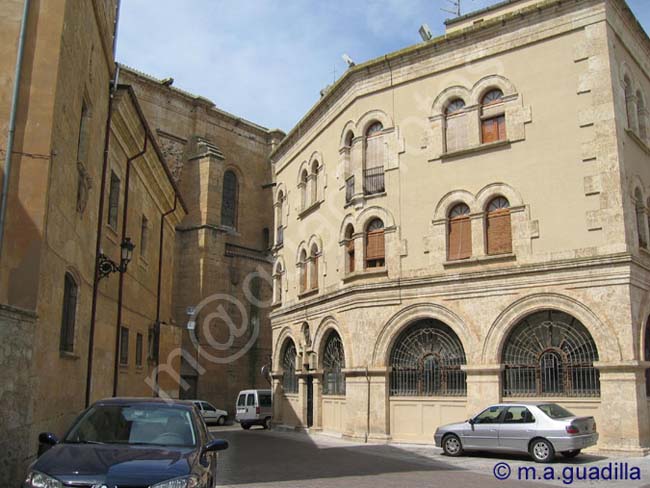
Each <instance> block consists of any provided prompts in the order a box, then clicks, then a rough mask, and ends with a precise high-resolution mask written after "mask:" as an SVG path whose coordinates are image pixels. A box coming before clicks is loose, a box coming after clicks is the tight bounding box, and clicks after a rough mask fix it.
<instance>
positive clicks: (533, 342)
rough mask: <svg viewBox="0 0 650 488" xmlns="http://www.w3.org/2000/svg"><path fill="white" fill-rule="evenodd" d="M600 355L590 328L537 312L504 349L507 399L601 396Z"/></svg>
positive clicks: (560, 315) (556, 314) (558, 314)
mask: <svg viewBox="0 0 650 488" xmlns="http://www.w3.org/2000/svg"><path fill="white" fill-rule="evenodd" d="M595 361H598V350H597V349H596V344H595V342H594V340H593V339H592V337H591V335H590V334H589V331H588V330H587V328H586V327H585V326H584V325H582V323H580V322H579V321H578V320H576V319H575V318H573V317H571V316H570V315H568V314H566V313H564V312H560V311H555V310H543V311H540V312H535V313H533V314H531V315H529V316H528V317H526V318H524V319H523V320H522V321H520V322H519V323H518V324H517V325H516V326H515V327H514V328H513V329H512V332H511V333H510V334H509V336H508V338H507V340H506V343H505V346H504V348H503V358H502V362H503V364H504V365H505V371H504V380H503V395H504V396H509V397H512V396H560V397H576V396H579V397H586V396H598V395H600V379H599V375H598V370H597V369H596V368H594V362H595Z"/></svg>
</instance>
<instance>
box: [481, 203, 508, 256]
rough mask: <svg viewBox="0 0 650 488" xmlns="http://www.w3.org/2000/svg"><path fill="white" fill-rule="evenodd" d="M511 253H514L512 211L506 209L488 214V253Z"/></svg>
mask: <svg viewBox="0 0 650 488" xmlns="http://www.w3.org/2000/svg"><path fill="white" fill-rule="evenodd" d="M510 252H512V229H511V224H510V211H509V210H507V209H504V210H497V211H494V212H490V213H488V217H487V253H488V254H503V253H510Z"/></svg>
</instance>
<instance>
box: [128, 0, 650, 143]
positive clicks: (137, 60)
mask: <svg viewBox="0 0 650 488" xmlns="http://www.w3.org/2000/svg"><path fill="white" fill-rule="evenodd" d="M494 3H497V0H463V5H466V7H464V9H465V11H469V10H476V9H479V8H482V7H486V6H488V5H492V4H494ZM179 4H183V5H184V6H183V7H182V8H180V7H179V6H178V5H179ZM628 4H629V5H630V7H631V8H632V10H633V11H634V12H635V13H636V15H637V17H638V18H639V20H640V22H641V24H642V25H643V27H644V28H645V29H646V31H650V1H648V0H628ZM446 6H448V2H447V1H446V0H356V1H350V0H320V1H317V0H282V1H280V0H239V1H237V0H184V1H183V2H179V1H178V0H123V1H122V10H121V13H120V27H119V35H118V36H119V37H118V53H117V58H118V61H120V62H122V63H124V64H127V65H129V66H132V67H134V68H137V69H139V70H141V71H144V72H145V73H148V74H151V75H153V76H156V77H158V78H165V77H168V76H171V77H173V78H174V80H175V81H174V86H177V87H179V88H183V89H185V90H187V91H190V92H193V93H196V94H199V95H202V96H204V97H207V98H209V99H210V100H212V101H213V102H214V103H215V104H216V105H217V106H218V107H219V108H221V109H223V110H227V111H229V112H232V113H234V114H236V115H238V116H240V117H243V118H246V119H249V120H252V121H253V122H256V123H258V124H261V125H263V126H266V127H269V128H276V127H277V128H280V129H282V130H284V131H288V130H289V129H291V128H292V127H293V126H294V125H295V123H296V122H298V120H300V118H301V117H302V116H303V115H304V114H305V113H306V112H307V111H308V110H309V108H310V107H311V106H312V105H313V104H314V103H315V102H316V101H318V99H319V97H320V95H319V92H320V90H321V89H322V88H324V87H325V86H326V85H327V84H330V83H332V82H333V80H334V77H335V76H336V77H337V78H338V77H339V76H341V74H342V73H343V72H344V71H345V69H346V64H345V62H344V61H343V60H342V59H341V55H342V54H343V53H347V54H349V55H350V56H351V57H352V59H354V60H355V61H356V62H363V61H366V60H368V59H372V58H375V57H377V56H381V55H383V54H386V53H388V52H391V51H395V50H397V49H401V48H403V47H406V46H409V45H412V44H415V43H417V42H420V37H419V35H418V28H419V26H420V25H421V24H423V23H426V24H428V25H429V27H430V28H431V30H432V31H433V32H434V34H435V35H438V34H442V33H443V31H444V25H443V21H444V19H445V18H447V17H448V16H449V15H448V14H446V13H445V12H443V11H441V8H442V7H446ZM143 19H146V20H143Z"/></svg>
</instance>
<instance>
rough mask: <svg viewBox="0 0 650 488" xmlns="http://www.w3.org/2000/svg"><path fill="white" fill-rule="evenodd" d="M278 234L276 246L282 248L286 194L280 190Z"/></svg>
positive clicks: (276, 235) (277, 216)
mask: <svg viewBox="0 0 650 488" xmlns="http://www.w3.org/2000/svg"><path fill="white" fill-rule="evenodd" d="M275 222H276V233H275V244H276V245H278V246H281V245H282V244H283V243H284V225H283V222H284V192H283V191H282V190H280V192H279V193H278V202H277V207H276V215H275Z"/></svg>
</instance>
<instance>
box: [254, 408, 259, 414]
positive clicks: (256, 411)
mask: <svg viewBox="0 0 650 488" xmlns="http://www.w3.org/2000/svg"><path fill="white" fill-rule="evenodd" d="M255 413H256V414H257V415H259V414H260V407H255Z"/></svg>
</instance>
